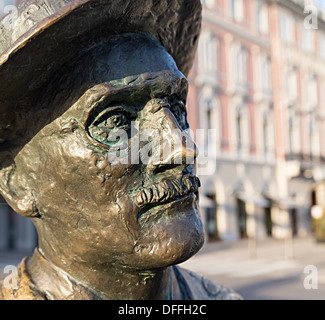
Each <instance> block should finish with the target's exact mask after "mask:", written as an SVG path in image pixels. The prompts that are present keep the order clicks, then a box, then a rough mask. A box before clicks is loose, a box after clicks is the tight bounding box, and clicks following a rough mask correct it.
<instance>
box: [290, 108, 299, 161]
mask: <svg viewBox="0 0 325 320" xmlns="http://www.w3.org/2000/svg"><path fill="white" fill-rule="evenodd" d="M288 137H289V154H290V155H297V154H299V152H300V145H301V141H300V137H299V127H298V123H297V118H296V115H295V114H293V113H291V115H290V116H289V119H288Z"/></svg>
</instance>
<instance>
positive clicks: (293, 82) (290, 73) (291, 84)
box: [283, 67, 298, 105]
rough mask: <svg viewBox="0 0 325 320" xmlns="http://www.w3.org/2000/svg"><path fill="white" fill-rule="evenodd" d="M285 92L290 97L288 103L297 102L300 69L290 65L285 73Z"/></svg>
mask: <svg viewBox="0 0 325 320" xmlns="http://www.w3.org/2000/svg"><path fill="white" fill-rule="evenodd" d="M283 90H284V94H285V96H287V97H288V104H289V105H291V104H295V103H296V101H297V99H298V69H297V68H296V67H288V68H287V69H286V72H285V74H284V87H283Z"/></svg>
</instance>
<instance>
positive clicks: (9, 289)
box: [0, 258, 45, 300]
mask: <svg viewBox="0 0 325 320" xmlns="http://www.w3.org/2000/svg"><path fill="white" fill-rule="evenodd" d="M27 259H28V258H24V259H23V260H22V261H21V262H20V263H19V265H18V266H17V269H15V270H13V271H12V272H11V273H9V274H8V276H7V277H6V278H5V279H4V280H2V281H0V300H44V299H45V298H44V296H43V295H42V294H41V293H40V292H39V291H38V290H37V288H36V286H35V284H34V283H33V281H32V280H31V278H30V276H29V274H28V271H27V266H26V261H27Z"/></svg>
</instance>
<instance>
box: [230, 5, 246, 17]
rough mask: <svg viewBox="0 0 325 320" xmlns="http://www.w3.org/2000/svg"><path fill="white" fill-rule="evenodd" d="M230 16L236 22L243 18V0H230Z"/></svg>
mask: <svg viewBox="0 0 325 320" xmlns="http://www.w3.org/2000/svg"><path fill="white" fill-rule="evenodd" d="M230 5H231V16H232V18H233V19H234V20H235V21H237V22H243V21H244V20H245V4H244V0H230Z"/></svg>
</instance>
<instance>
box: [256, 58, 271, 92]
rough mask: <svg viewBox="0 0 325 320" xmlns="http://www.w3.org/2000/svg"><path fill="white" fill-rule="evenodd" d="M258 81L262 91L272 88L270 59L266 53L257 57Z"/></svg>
mask: <svg viewBox="0 0 325 320" xmlns="http://www.w3.org/2000/svg"><path fill="white" fill-rule="evenodd" d="M259 62H260V63H259V72H260V73H259V74H260V76H259V83H260V87H261V89H262V91H263V92H269V91H270V90H271V89H272V75H271V59H270V57H268V56H266V55H261V56H260V59H259Z"/></svg>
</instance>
